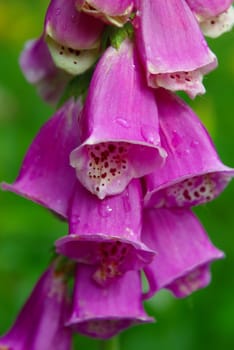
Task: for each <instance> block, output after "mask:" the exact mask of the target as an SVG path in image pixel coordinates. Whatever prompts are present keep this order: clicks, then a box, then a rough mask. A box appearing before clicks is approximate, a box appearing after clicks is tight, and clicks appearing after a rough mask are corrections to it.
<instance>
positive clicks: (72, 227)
mask: <svg viewBox="0 0 234 350" xmlns="http://www.w3.org/2000/svg"><path fill="white" fill-rule="evenodd" d="M141 212H142V191H141V186H140V181H139V180H136V179H135V180H132V182H131V183H130V184H129V185H128V187H127V188H126V189H125V191H124V192H122V193H121V194H120V195H117V196H112V197H107V198H105V199H104V200H103V201H100V199H99V198H97V197H96V196H94V195H93V194H91V193H90V192H89V191H87V190H86V189H85V188H84V187H83V186H82V185H81V184H79V182H78V181H77V185H76V192H75V193H74V198H73V201H71V207H70V211H69V214H68V215H69V231H70V233H69V235H68V236H67V237H63V238H60V239H59V240H58V241H57V242H56V247H57V252H58V253H59V254H63V255H66V256H67V257H68V258H70V259H75V260H76V261H78V262H82V263H86V264H94V265H95V266H96V271H95V274H94V276H93V278H94V279H95V280H96V282H97V283H99V284H100V285H106V284H109V283H110V282H112V281H113V279H116V278H119V276H121V275H122V274H123V273H125V272H126V271H128V270H133V269H135V270H138V269H141V268H142V267H144V266H145V265H146V264H149V263H150V262H151V261H152V259H153V256H154V252H153V251H151V250H149V249H148V248H147V247H146V246H145V245H144V244H142V242H141V237H140V236H141V228H142V219H141V217H142V215H141Z"/></svg>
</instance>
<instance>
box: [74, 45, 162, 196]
mask: <svg viewBox="0 0 234 350" xmlns="http://www.w3.org/2000/svg"><path fill="white" fill-rule="evenodd" d="M143 78H144V77H143V75H142V72H141V67H140V66H139V63H138V62H137V58H136V55H135V54H134V52H133V45H132V43H131V42H130V41H128V40H126V41H124V42H123V43H122V44H121V46H120V49H119V50H118V51H117V50H116V49H114V48H112V47H110V48H108V49H107V50H106V51H105V53H104V55H103V56H102V58H101V60H100V61H99V63H98V65H97V67H96V70H95V72H94V75H93V77H92V80H91V84H90V87H89V91H88V96H87V98H86V103H85V106H84V110H83V113H82V116H81V120H80V128H81V134H82V136H83V140H84V142H83V143H82V144H81V146H79V147H78V148H77V149H75V150H74V151H73V152H72V153H71V158H70V159H71V165H72V166H73V167H74V168H76V171H77V177H78V179H79V180H80V181H81V183H82V184H83V185H84V186H85V187H86V188H87V189H88V190H90V191H91V192H92V193H94V194H96V195H97V196H98V197H99V198H101V199H103V198H104V197H105V196H106V195H113V194H117V193H120V192H121V191H123V190H124V188H125V187H126V186H127V184H128V183H129V181H130V180H131V179H132V178H138V177H141V176H143V175H145V174H147V173H150V172H152V171H153V170H154V169H155V168H157V167H160V166H161V164H162V162H163V159H164V158H165V156H166V154H165V152H164V150H162V148H161V147H160V138H159V134H158V114H157V106H156V103H155V97H154V93H153V91H152V90H151V89H150V88H148V87H147V86H146V84H145V81H144V79H143Z"/></svg>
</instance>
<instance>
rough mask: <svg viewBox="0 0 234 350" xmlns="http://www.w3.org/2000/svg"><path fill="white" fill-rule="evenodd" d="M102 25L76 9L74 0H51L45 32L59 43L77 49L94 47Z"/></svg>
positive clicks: (96, 44) (97, 42)
mask: <svg viewBox="0 0 234 350" xmlns="http://www.w3.org/2000/svg"><path fill="white" fill-rule="evenodd" d="M103 28H104V25H103V24H102V22H100V21H98V20H96V19H95V18H92V17H89V16H87V15H86V14H84V13H81V12H79V11H77V10H76V7H75V0H51V2H50V5H49V7H48V10H47V14H46V19H45V32H46V34H47V35H49V36H50V37H52V38H53V39H54V40H55V41H56V42H59V43H60V44H61V45H65V46H67V47H71V48H73V49H78V50H87V49H92V48H96V47H97V46H98V45H99V41H100V37H101V33H102V31H103Z"/></svg>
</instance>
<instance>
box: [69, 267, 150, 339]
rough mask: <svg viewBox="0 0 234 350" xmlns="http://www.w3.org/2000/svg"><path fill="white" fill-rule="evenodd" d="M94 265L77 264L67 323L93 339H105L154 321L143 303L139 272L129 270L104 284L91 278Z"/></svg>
mask: <svg viewBox="0 0 234 350" xmlns="http://www.w3.org/2000/svg"><path fill="white" fill-rule="evenodd" d="M93 273H94V267H93V266H89V265H82V264H79V265H78V268H77V275H76V280H75V288H74V294H73V306H72V312H71V315H70V318H69V319H68V321H67V323H66V325H68V326H71V327H72V328H73V330H75V331H77V332H79V333H81V334H84V335H87V336H90V337H95V338H101V339H106V338H110V337H113V336H114V335H116V334H118V333H119V332H120V331H122V330H124V329H126V328H128V327H130V326H133V325H136V324H141V323H146V322H153V319H152V318H150V317H148V316H147V314H146V313H145V311H144V309H143V306H142V300H141V299H142V291H141V279H140V273H139V272H136V271H129V272H127V273H126V274H125V275H124V276H122V277H121V278H120V279H118V280H116V281H115V282H114V283H113V284H111V285H108V286H107V287H100V286H98V285H97V284H96V283H95V282H94V281H93V279H92V275H93Z"/></svg>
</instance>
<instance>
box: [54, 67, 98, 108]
mask: <svg viewBox="0 0 234 350" xmlns="http://www.w3.org/2000/svg"><path fill="white" fill-rule="evenodd" d="M94 69H95V65H93V66H92V67H91V68H90V69H89V70H87V71H86V72H85V73H83V74H81V75H77V76H76V77H75V78H73V79H72V80H71V81H70V82H69V83H68V85H67V87H66V89H65V91H64V93H63V95H62V97H61V98H60V100H59V102H58V104H57V108H60V107H61V106H62V105H63V104H64V103H65V102H66V101H67V100H69V98H71V97H74V98H75V99H78V98H79V97H81V99H82V102H84V100H85V97H86V94H87V91H88V87H89V84H90V81H91V78H92V75H93V71H94Z"/></svg>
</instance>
